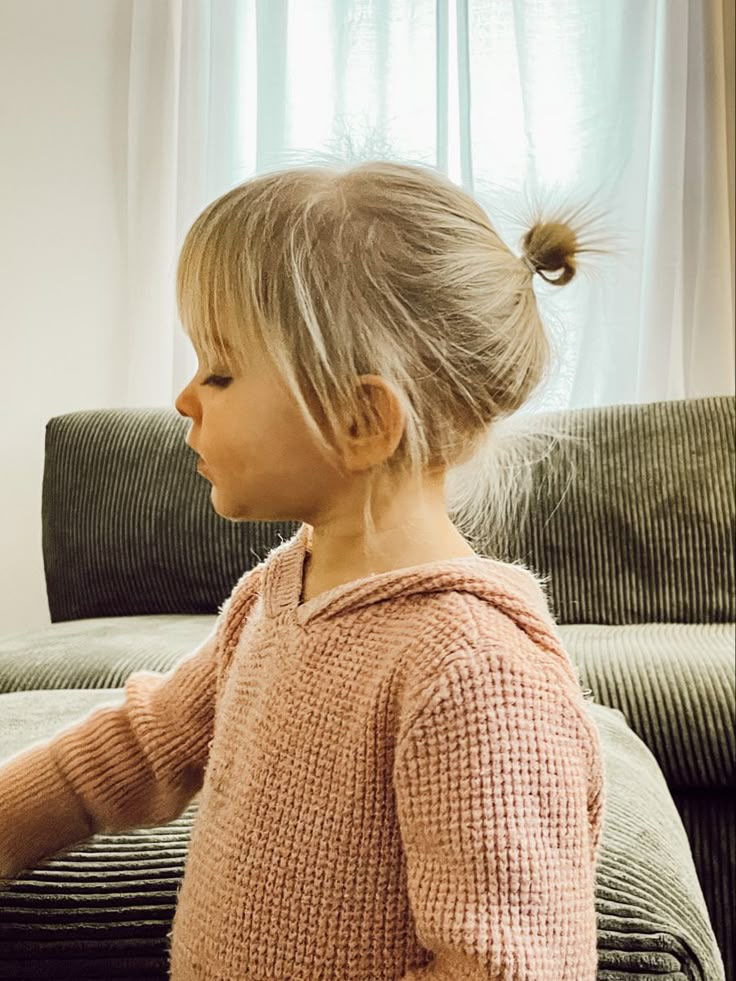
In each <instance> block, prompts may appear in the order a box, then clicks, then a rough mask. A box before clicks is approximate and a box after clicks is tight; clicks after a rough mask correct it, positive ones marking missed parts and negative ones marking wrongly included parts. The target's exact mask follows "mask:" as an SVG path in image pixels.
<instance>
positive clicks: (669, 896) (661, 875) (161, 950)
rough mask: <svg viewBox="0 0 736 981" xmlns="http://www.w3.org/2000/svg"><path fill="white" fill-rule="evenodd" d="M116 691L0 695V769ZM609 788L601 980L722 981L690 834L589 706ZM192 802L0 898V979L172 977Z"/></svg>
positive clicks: (636, 757)
mask: <svg viewBox="0 0 736 981" xmlns="http://www.w3.org/2000/svg"><path fill="white" fill-rule="evenodd" d="M123 698H124V691H123V690H121V689H110V688H108V689H74V688H67V689H46V690H42V691H29V690H27V691H19V692H9V693H6V694H3V695H0V718H2V720H3V725H2V726H1V727H0V761H3V760H5V759H6V758H8V757H9V756H11V755H13V754H14V753H16V752H17V751H19V750H21V749H24V748H26V747H27V746H30V745H32V744H33V743H35V742H38V741H40V740H42V739H47V738H49V737H50V736H52V735H53V734H54V733H56V732H57V731H58V730H59V729H60V728H62V727H64V726H66V725H68V724H70V723H73V722H74V721H76V720H77V719H80V718H81V717H82V716H84V715H86V714H87V713H88V712H90V711H91V710H92V709H93V708H95V707H96V706H97V705H99V704H101V703H103V702H105V703H107V704H114V703H115V702H117V703H118V704H120V703H122V700H123ZM586 709H587V711H589V712H590V713H591V716H592V718H593V720H594V721H595V723H596V725H597V727H598V731H599V733H600V737H601V746H602V750H603V760H604V768H605V779H606V789H607V794H606V802H605V809H604V822H603V836H602V841H601V851H600V855H599V863H598V872H597V887H596V909H597V913H598V947H599V970H598V978H599V981H600V979H603V981H621V979H624V978H627V977H641V975H642V974H646V975H647V976H649V977H657V978H667V979H671V981H683V979H686V978H687V979H700V981H706V979H707V981H720V979H723V977H724V973H723V965H722V960H721V956H720V953H719V951H718V948H717V945H716V942H715V939H714V936H713V931H712V927H711V924H710V921H709V918H708V914H707V910H706V907H705V903H704V900H703V894H702V891H701V888H700V884H699V882H698V878H697V875H696V872H695V868H694V865H693V861H692V856H691V853H690V850H689V845H688V839H687V835H686V834H685V830H684V828H683V826H682V823H681V821H680V818H679V816H678V813H677V810H676V808H675V806H674V803H673V801H672V798H671V796H670V794H669V791H668V789H667V785H666V782H665V780H664V777H663V775H662V773H661V771H660V770H659V767H658V766H657V762H656V760H655V758H654V756H653V755H652V754H651V753H650V752H649V750H648V749H647V747H646V746H645V745H644V743H643V742H642V741H641V740H640V739H639V738H638V736H637V735H636V734H635V733H634V732H632V731H631V730H630V729H629V728H628V726H627V725H626V722H625V719H624V717H623V715H622V713H621V712H619V711H618V710H616V709H611V708H608V707H606V706H601V705H596V704H594V703H588V704H587V705H586ZM196 810H197V798H196V797H195V798H194V799H193V801H192V803H191V804H190V805H189V807H188V808H187V809H186V810H185V811H184V813H183V814H182V815H181V816H180V817H179V818H177V819H175V820H174V821H171V822H169V823H168V824H166V825H163V826H161V827H157V828H146V829H138V830H133V831H130V832H127V833H124V834H115V835H105V834H99V835H95V836H94V837H92V838H91V839H89V840H88V841H87V842H84V843H81V844H77V845H76V846H74V847H72V848H69V849H65V850H64V851H62V852H59V853H58V854H57V855H55V856H53V857H51V858H49V859H46V860H45V861H44V862H42V863H41V864H39V865H38V867H36V868H34V869H29V870H25V871H24V872H23V873H21V874H20V875H19V876H18V877H17V878H16V879H15V880H13V881H12V882H10V883H7V884H6V885H5V886H4V888H2V889H0V978H13V979H15V981H25V979H30V978H54V979H57V981H62V979H72V978H73V979H85V978H99V979H102V978H129V979H130V981H132V979H133V978H135V979H136V981H139V979H141V978H148V979H151V981H153V979H160V981H164V979H166V977H167V974H166V972H167V951H168V940H167V934H168V931H169V930H170V927H171V920H172V918H173V913H174V909H175V905H176V895H177V889H178V886H179V884H180V882H181V877H182V874H183V869H184V862H185V858H186V852H187V846H188V842H189V837H190V833H191V827H192V821H193V819H194V817H195V815H196Z"/></svg>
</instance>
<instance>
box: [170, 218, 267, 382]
mask: <svg viewBox="0 0 736 981" xmlns="http://www.w3.org/2000/svg"><path fill="white" fill-rule="evenodd" d="M205 217H206V215H201V216H200V218H199V219H198V220H197V221H196V222H195V223H194V225H193V226H192V227H191V228H190V230H189V232H188V234H187V237H186V239H185V241H184V245H183V246H182V250H181V254H180V256H179V262H178V266H177V273H176V303H177V309H178V314H179V320H180V321H181V324H182V327H183V329H184V333H185V334H186V335H187V337H188V338H189V340H190V341H191V344H192V346H193V348H194V350H195V352H196V353H197V356H198V357H199V358H200V359H201V360H203V361H204V363H205V364H206V365H209V366H210V367H215V366H219V367H221V368H223V369H231V368H235V367H238V368H241V369H242V368H243V367H244V366H245V364H246V361H247V351H248V350H249V349H250V350H252V349H253V345H254V344H256V343H257V341H258V339H257V337H256V336H255V332H254V329H253V328H254V325H256V324H257V323H258V321H259V317H258V315H257V312H256V311H255V309H254V308H253V303H252V301H251V296H250V295H249V294H250V291H251V288H250V286H248V287H247V288H246V289H243V284H242V282H241V279H242V277H243V275H244V271H245V266H246V264H245V263H243V261H242V258H241V257H240V256H238V255H236V254H233V252H234V249H233V248H232V247H231V243H230V242H229V241H228V240H227V238H224V237H223V236H220V235H218V234H217V232H218V229H217V226H216V223H212V224H210V225H209V227H207V225H205V224H204V223H203V219H204V218H205Z"/></svg>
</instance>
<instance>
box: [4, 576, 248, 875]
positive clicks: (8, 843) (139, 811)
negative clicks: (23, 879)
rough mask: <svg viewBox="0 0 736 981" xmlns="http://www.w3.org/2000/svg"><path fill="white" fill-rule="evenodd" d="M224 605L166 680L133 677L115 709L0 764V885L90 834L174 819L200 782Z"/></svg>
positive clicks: (97, 712)
mask: <svg viewBox="0 0 736 981" xmlns="http://www.w3.org/2000/svg"><path fill="white" fill-rule="evenodd" d="M241 583H242V580H241ZM238 585H239V586H240V585H241V584H240V583H239V584H238ZM236 589H238V587H236ZM234 593H235V590H234V591H233V594H234ZM232 599H233V595H231V596H230V597H229V598H228V600H226V602H225V603H224V604H223V606H222V608H221V612H220V616H219V617H218V620H217V622H216V623H215V625H214V627H213V629H212V630H211V632H210V633H209V635H208V636H207V637H206V638H205V640H204V641H203V642H202V644H201V645H200V646H199V647H198V648H197V649H196V650H195V651H193V652H192V653H191V654H189V655H187V656H185V657H184V658H183V659H182V660H180V661H179V662H178V663H177V664H176V665H175V666H174V667H173V668H172V669H170V670H169V671H168V672H167V673H165V674H161V673H158V672H153V671H136V672H134V673H133V674H131V675H130V676H129V678H128V679H127V681H126V683H125V689H124V692H122V693H121V697H123V701H122V704H104V705H100V706H97V707H96V708H95V709H93V710H92V711H91V712H90V713H88V715H86V716H85V717H84V718H82V719H81V720H80V721H79V722H76V723H74V724H73V725H71V726H67V727H66V728H65V729H62V730H61V731H60V732H59V733H58V734H57V735H55V736H54V737H53V738H52V739H50V740H48V741H46V742H43V743H38V744H35V745H32V746H30V747H28V748H26V749H24V750H22V751H21V752H20V753H16V754H15V755H14V756H12V757H11V758H10V759H8V760H6V761H4V762H3V763H2V765H0V880H2V879H6V878H13V877H14V876H16V875H17V874H18V872H20V871H21V870H23V869H27V868H32V867H33V866H34V865H35V864H37V863H38V862H39V861H41V860H43V859H44V858H48V857H50V856H51V855H53V854H55V853H57V852H59V851H61V850H62V849H65V848H67V847H70V846H72V845H74V844H79V843H80V842H82V841H85V840H86V839H88V838H90V837H91V836H92V835H94V834H97V833H99V832H102V833H116V832H120V831H124V830H128V829H132V828H141V827H153V826H155V825H159V824H165V823H166V822H168V821H170V820H173V819H174V818H175V817H178V815H179V814H181V812H182V811H183V810H184V809H185V807H186V806H187V805H188V803H189V802H190V801H191V799H192V798H193V797H194V795H195V794H196V793H197V792H198V791H199V790H200V789H201V787H202V783H203V779H204V771H205V767H206V765H207V760H208V755H209V746H210V743H211V740H212V737H213V733H214V713H215V703H216V692H217V686H218V677H219V673H220V672H221V670H222V664H221V662H222V658H221V656H220V655H221V650H222V646H223V641H224V640H226V639H227V638H226V636H225V631H226V628H228V629H229V626H230V624H229V622H228V621H227V613H228V608H229V606H230V604H231V601H232ZM241 606H242V604H241Z"/></svg>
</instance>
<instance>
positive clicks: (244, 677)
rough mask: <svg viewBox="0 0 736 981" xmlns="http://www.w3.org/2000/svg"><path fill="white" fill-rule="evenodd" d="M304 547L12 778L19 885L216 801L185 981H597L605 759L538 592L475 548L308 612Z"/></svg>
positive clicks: (7, 826) (5, 814)
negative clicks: (191, 641) (166, 661)
mask: <svg viewBox="0 0 736 981" xmlns="http://www.w3.org/2000/svg"><path fill="white" fill-rule="evenodd" d="M310 533H311V529H310V528H309V526H307V525H303V526H302V527H301V528H300V530H299V531H298V532H297V534H296V535H295V536H294V538H292V539H289V540H288V541H286V542H283V543H282V544H280V545H279V546H277V547H276V548H274V549H273V550H272V551H271V553H270V554H269V555H268V556H267V558H266V560H265V561H263V562H262V563H261V564H259V565H258V566H256V567H255V568H254V569H251V570H249V571H248V572H247V573H245V574H244V575H243V576H242V577H241V579H240V580H239V581H238V583H237V584H236V586H235V587H234V589H233V590H232V593H231V595H230V596H229V598H228V599H227V600H226V602H225V603H224V604H223V606H222V608H221V609H220V612H219V616H218V619H217V623H216V626H215V627H214V629H213V630H212V632H211V633H210V634H209V636H208V637H207V638H206V639H205V641H204V642H203V643H202V645H201V646H200V647H199V648H198V649H197V650H196V651H194V652H193V653H192V654H190V655H188V656H187V657H186V658H184V659H183V660H182V661H180V662H179V663H178V664H177V665H176V667H175V668H173V669H172V670H171V671H169V672H167V673H166V674H159V673H154V672H150V671H139V672H135V673H134V674H132V675H131V676H130V677H129V678H128V680H127V683H126V686H125V700H124V703H123V704H122V705H117V706H102V707H98V708H97V709H95V710H94V711H93V712H92V713H90V714H89V715H88V716H87V717H85V718H84V719H82V720H81V721H80V722H78V723H76V724H75V725H73V726H70V727H68V728H66V729H64V730H63V731H61V732H60V733H59V734H57V735H56V736H55V737H54V738H53V739H52V740H50V741H49V742H47V743H42V744H38V745H35V746H32V747H30V748H28V749H26V750H24V751H23V752H22V753H19V754H17V755H16V756H14V757H13V758H11V759H10V760H9V761H7V762H6V763H5V764H4V765H3V767H0V875H2V874H6V875H10V876H12V875H13V874H15V873H16V872H18V871H20V870H21V869H25V868H28V867H30V866H32V865H33V864H34V863H35V862H37V861H39V860H40V859H42V858H44V857H46V856H48V855H50V854H52V853H54V852H56V851H58V850H61V849H62V848H64V847H66V846H68V845H70V844H72V843H76V842H78V841H81V840H85V839H86V838H87V837H89V836H91V835H92V834H95V833H98V832H108V833H109V832H116V831H122V830H126V829H129V828H132V827H146V826H154V825H157V824H162V823H164V822H166V821H169V820H171V819H173V818H174V817H176V816H178V815H179V814H180V813H181V812H182V811H183V810H184V808H185V807H186V806H187V804H188V803H189V802H190V801H191V800H192V799H193V798H194V797H195V795H196V794H197V793H200V798H199V809H198V813H197V816H196V819H195V822H194V826H193V829H192V836H191V842H190V846H189V851H188V854H187V861H186V867H185V873H184V878H183V881H182V885H181V889H180V892H179V894H178V897H177V909H176V914H175V916H174V921H173V926H172V931H171V956H170V976H171V978H172V981H195V979H196V981H233V979H235V978H237V979H238V981H277V979H278V981H287V979H289V981H399V979H401V981H419V979H423V981H425V979H426V981H430V979H431V981H475V979H494V981H532V979H534V981H593V979H594V978H595V977H596V967H597V956H596V912H595V866H596V858H597V850H598V845H599V842H600V838H601V830H602V819H603V805H604V799H605V794H604V781H603V766H602V758H601V752H600V743H599V737H598V731H597V728H596V726H595V724H594V722H593V721H592V719H591V717H590V715H589V714H588V712H587V709H586V705H585V701H584V698H583V694H582V690H581V687H580V684H579V681H578V676H577V673H576V670H575V668H574V666H573V664H572V662H571V660H570V659H569V657H568V655H567V653H566V652H565V650H564V648H563V646H562V644H561V641H560V636H559V633H558V631H557V628H556V625H555V623H554V621H553V619H552V617H551V615H550V613H549V607H548V603H547V599H546V596H545V592H544V587H543V584H542V583H541V581H540V580H538V579H537V578H536V577H535V576H534V574H533V573H532V572H530V571H529V570H528V569H526V568H524V567H523V566H521V565H510V564H506V563H502V562H498V561H495V560H492V559H489V558H485V557H481V556H469V557H465V558H458V559H452V560H442V561H435V562H430V563H424V564H422V565H417V566H412V567H407V568H403V569H397V570H393V571H391V572H387V573H380V574H377V575H374V576H370V577H367V578H363V579H358V580H354V581H352V582H349V583H344V584H342V585H339V586H337V587H335V588H333V589H331V590H328V591H327V592H325V593H322V594H320V595H318V596H315V597H312V598H311V599H310V600H308V601H307V602H306V603H300V596H301V592H302V583H303V574H304V562H305V558H306V553H307V551H308V549H309V548H310V545H311V535H310Z"/></svg>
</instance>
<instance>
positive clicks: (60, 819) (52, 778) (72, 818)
mask: <svg viewBox="0 0 736 981" xmlns="http://www.w3.org/2000/svg"><path fill="white" fill-rule="evenodd" d="M0 786H2V794H1V795H0V879H6V878H14V877H15V876H16V875H17V874H18V873H19V872H21V871H22V870H24V869H29V868H33V867H34V866H35V865H36V864H37V863H39V862H40V861H42V860H43V859H45V858H50V857H51V856H52V855H54V854H56V853H57V852H59V851H61V850H62V849H64V848H67V847H69V846H71V845H74V844H77V843H79V842H81V841H85V840H86V839H87V838H90V837H92V835H93V834H94V830H93V829H92V828H91V826H90V822H89V819H88V817H87V815H86V813H85V811H84V808H83V807H82V805H81V803H80V801H79V800H78V798H77V797H76V795H75V794H74V791H73V790H72V789H71V787H69V785H68V784H67V782H66V780H65V779H64V777H63V775H62V774H61V773H60V771H59V769H58V767H57V766H56V764H55V762H54V758H53V756H52V754H51V752H50V750H49V748H48V744H41V745H38V746H31V747H30V748H29V749H25V750H23V751H22V752H20V753H16V754H15V756H12V757H11V758H10V759H9V760H8V761H7V762H5V763H3V764H2V765H0Z"/></svg>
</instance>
